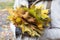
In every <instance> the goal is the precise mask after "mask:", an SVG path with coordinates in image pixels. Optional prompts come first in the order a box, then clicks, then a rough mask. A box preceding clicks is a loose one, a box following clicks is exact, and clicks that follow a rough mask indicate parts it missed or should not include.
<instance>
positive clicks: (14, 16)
mask: <svg viewBox="0 0 60 40" xmlns="http://www.w3.org/2000/svg"><path fill="white" fill-rule="evenodd" d="M8 11H9V14H10V15H9V16H8V19H9V20H10V21H11V22H12V23H13V24H14V25H15V26H16V27H19V28H21V30H22V34H23V35H24V34H25V33H27V34H28V35H29V36H31V37H35V36H38V37H40V36H41V35H42V34H43V32H44V29H45V28H46V27H48V26H49V22H50V17H49V16H48V13H49V9H44V5H40V6H37V7H36V6H35V5H32V6H30V8H27V7H25V6H21V7H17V8H16V10H14V9H12V8H10V9H9V10H8Z"/></svg>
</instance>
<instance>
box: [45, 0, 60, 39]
mask: <svg viewBox="0 0 60 40" xmlns="http://www.w3.org/2000/svg"><path fill="white" fill-rule="evenodd" d="M59 7H60V0H53V1H52V5H51V19H52V20H51V23H52V26H51V27H55V28H52V29H46V30H45V34H44V37H46V38H50V39H60V8H59Z"/></svg>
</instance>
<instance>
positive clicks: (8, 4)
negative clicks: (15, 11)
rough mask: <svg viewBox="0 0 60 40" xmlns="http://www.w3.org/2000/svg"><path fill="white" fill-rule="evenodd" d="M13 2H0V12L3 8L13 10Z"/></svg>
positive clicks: (10, 0) (12, 0)
mask: <svg viewBox="0 0 60 40" xmlns="http://www.w3.org/2000/svg"><path fill="white" fill-rule="evenodd" d="M13 4H14V0H0V10H1V9H5V8H9V7H11V8H13Z"/></svg>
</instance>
